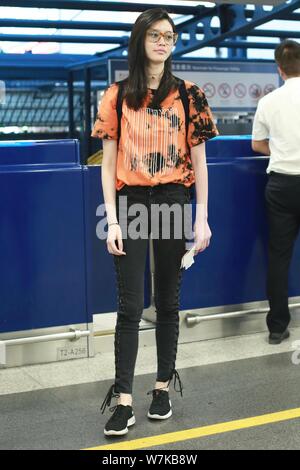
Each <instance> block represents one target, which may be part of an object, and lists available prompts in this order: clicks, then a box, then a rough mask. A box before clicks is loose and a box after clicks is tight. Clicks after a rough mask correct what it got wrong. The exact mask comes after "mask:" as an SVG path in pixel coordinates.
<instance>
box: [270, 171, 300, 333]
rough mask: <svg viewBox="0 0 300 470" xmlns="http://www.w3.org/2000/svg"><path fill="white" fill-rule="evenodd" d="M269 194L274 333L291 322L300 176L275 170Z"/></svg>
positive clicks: (298, 219) (271, 297) (271, 177)
mask: <svg viewBox="0 0 300 470" xmlns="http://www.w3.org/2000/svg"><path fill="white" fill-rule="evenodd" d="M265 195H266V201H267V210H268V220H269V247H268V251H269V262H268V276H267V296H268V299H269V303H270V311H269V313H268V315H267V325H268V328H269V331H270V332H271V333H282V332H283V331H285V329H286V328H287V326H288V324H289V322H290V312H289V307H288V275H289V266H290V262H291V258H292V254H293V248H294V244H295V240H296V238H297V235H298V233H299V228H300V176H294V175H284V174H282V173H274V172H271V173H270V176H269V180H268V183H267V186H266V191H265Z"/></svg>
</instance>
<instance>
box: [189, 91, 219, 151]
mask: <svg viewBox="0 0 300 470" xmlns="http://www.w3.org/2000/svg"><path fill="white" fill-rule="evenodd" d="M186 90H187V94H188V97H189V105H190V119H189V127H188V136H187V142H188V144H189V146H190V147H194V146H195V145H199V144H202V143H203V142H205V141H207V140H209V139H212V138H213V137H215V136H217V135H219V131H218V129H217V127H216V125H215V123H214V121H213V115H212V112H211V109H210V107H209V106H208V102H207V99H206V96H205V94H204V91H203V90H201V88H199V87H198V86H197V85H195V84H194V83H189V82H188V83H187V85H186Z"/></svg>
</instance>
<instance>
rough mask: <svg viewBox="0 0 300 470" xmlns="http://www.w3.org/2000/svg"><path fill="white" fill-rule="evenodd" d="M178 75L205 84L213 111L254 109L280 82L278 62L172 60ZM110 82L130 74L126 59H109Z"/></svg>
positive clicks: (202, 86) (174, 70)
mask: <svg viewBox="0 0 300 470" xmlns="http://www.w3.org/2000/svg"><path fill="white" fill-rule="evenodd" d="M172 65H173V73H174V75H176V76H177V77H180V78H182V79H185V80H189V81H191V82H194V83H196V84H197V85H198V86H199V87H200V88H202V89H203V90H204V92H205V94H206V97H207V99H208V101H209V105H210V106H211V108H212V109H213V110H214V111H222V110H226V111H245V112H246V111H247V112H250V111H255V110H256V108H257V103H258V101H259V99H260V98H261V97H262V96H264V95H266V94H267V93H270V91H272V90H275V88H278V87H279V86H280V77H279V74H278V72H277V66H276V64H275V63H273V62H272V63H267V62H249V61H245V62H228V61H226V62H225V61H224V62H223V61H222V62H221V61H206V60H201V61H200V60H199V61H197V62H195V61H173V64H172ZM108 70H109V82H110V83H113V82H115V81H119V80H122V79H124V78H126V77H127V75H128V68H127V60H126V59H124V60H122V59H121V60H120V59H110V60H109V67H108Z"/></svg>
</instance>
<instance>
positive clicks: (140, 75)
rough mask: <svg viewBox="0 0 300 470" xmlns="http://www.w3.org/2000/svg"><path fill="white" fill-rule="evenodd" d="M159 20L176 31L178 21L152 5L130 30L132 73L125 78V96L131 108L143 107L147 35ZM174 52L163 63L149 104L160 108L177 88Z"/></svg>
mask: <svg viewBox="0 0 300 470" xmlns="http://www.w3.org/2000/svg"><path fill="white" fill-rule="evenodd" d="M160 20H168V21H169V23H170V25H171V26H172V29H173V32H174V33H175V32H176V29H175V24H174V22H173V20H172V18H171V17H170V16H169V14H168V12H167V11H166V10H164V9H162V8H151V9H149V10H146V11H144V12H143V13H142V14H141V15H140V16H139V17H138V18H137V20H136V22H135V24H134V27H133V29H132V32H131V36H130V40H129V45H128V68H129V76H128V78H127V80H126V81H125V87H124V95H123V96H124V99H126V104H127V106H128V107H129V108H131V109H134V110H135V111H137V110H138V109H139V108H141V107H142V105H143V101H144V99H145V98H146V96H147V93H148V89H147V76H146V65H147V63H148V58H147V56H146V52H145V37H146V33H147V31H148V29H149V28H150V27H151V25H152V24H153V23H155V22H156V21H160ZM171 64H172V54H170V56H169V57H168V59H167V60H166V61H165V63H164V73H163V76H162V78H161V81H160V84H159V87H158V89H157V90H156V93H155V94H154V96H153V99H152V101H151V103H150V104H149V107H151V108H154V109H158V108H159V107H160V103H161V102H162V101H163V100H164V99H165V98H166V97H167V96H168V94H169V93H170V91H171V90H174V89H177V88H178V80H177V79H176V77H174V76H173V75H172V66H171Z"/></svg>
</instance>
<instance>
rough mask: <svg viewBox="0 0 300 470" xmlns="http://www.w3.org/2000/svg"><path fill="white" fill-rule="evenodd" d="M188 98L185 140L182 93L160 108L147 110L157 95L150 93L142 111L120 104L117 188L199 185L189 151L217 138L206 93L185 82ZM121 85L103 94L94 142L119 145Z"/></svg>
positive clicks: (111, 87) (108, 89) (168, 98)
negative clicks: (102, 141)
mask: <svg viewBox="0 0 300 470" xmlns="http://www.w3.org/2000/svg"><path fill="white" fill-rule="evenodd" d="M185 86H186V90H187V94H188V98H189V125H188V135H187V137H186V126H185V111H184V107H183V103H182V101H181V98H180V95H179V90H176V91H173V92H171V93H170V94H169V95H168V96H167V98H166V99H165V100H164V101H162V103H161V109H159V110H157V109H152V108H150V107H148V106H149V103H150V102H151V98H152V93H153V92H154V91H153V90H150V89H149V90H148V96H147V97H146V99H145V101H144V105H143V107H142V108H140V109H139V110H138V111H134V110H132V109H129V108H128V107H127V105H126V100H125V99H124V100H123V104H122V119H121V137H120V141H119V146H118V155H117V179H116V189H117V190H120V189H121V188H122V187H123V186H124V185H125V184H126V185H129V186H134V185H138V186H154V185H156V184H164V183H179V184H184V185H185V186H187V187H189V186H191V184H193V183H194V181H195V175H194V170H193V167H192V161H191V158H190V150H189V148H190V147H194V146H195V145H198V144H201V143H203V142H205V141H206V140H208V139H211V138H213V137H215V136H216V135H218V130H217V128H216V126H215V124H214V122H213V117H212V113H211V110H210V108H209V106H208V103H207V100H206V97H205V94H204V92H203V91H202V90H201V88H199V87H198V86H197V85H195V84H194V83H192V82H189V81H186V80H185ZM117 94H118V85H117V84H116V83H114V84H112V85H111V86H110V87H109V88H107V89H106V90H105V93H104V95H103V97H102V99H101V102H100V104H99V109H98V113H97V118H96V121H95V124H94V128H93V131H92V136H93V137H99V138H100V139H114V140H118V117H117V110H116V105H117Z"/></svg>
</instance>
